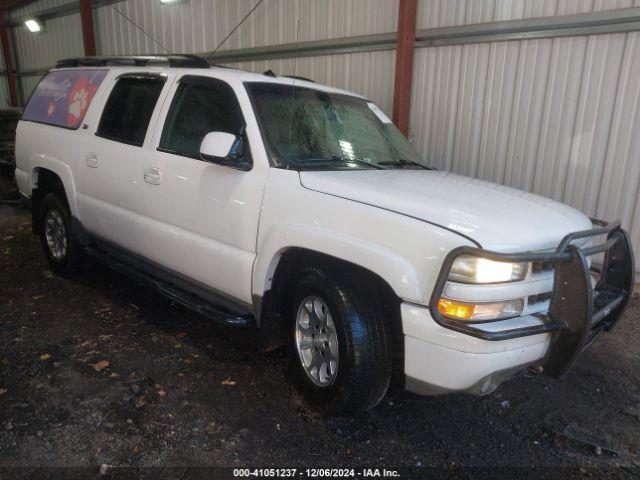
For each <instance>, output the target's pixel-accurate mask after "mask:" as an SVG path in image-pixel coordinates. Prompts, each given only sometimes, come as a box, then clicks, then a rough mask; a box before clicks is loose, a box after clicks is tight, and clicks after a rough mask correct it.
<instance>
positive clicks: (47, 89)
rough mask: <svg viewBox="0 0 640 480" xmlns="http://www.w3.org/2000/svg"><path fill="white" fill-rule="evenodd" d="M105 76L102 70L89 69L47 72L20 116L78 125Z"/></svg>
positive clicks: (105, 73) (34, 119)
mask: <svg viewBox="0 0 640 480" xmlns="http://www.w3.org/2000/svg"><path fill="white" fill-rule="evenodd" d="M106 75H107V71H106V70H98V69H90V68H79V69H74V70H56V71H54V72H49V73H48V74H47V75H45V76H44V77H43V79H42V80H40V83H38V86H37V87H36V89H35V90H34V91H33V93H32V95H31V98H29V103H28V104H27V106H26V108H25V109H24V115H23V116H22V119H23V120H28V121H30V122H39V123H46V124H49V125H55V126H57V127H64V128H73V129H76V128H78V127H79V126H80V123H81V122H82V119H83V118H84V114H85V113H87V109H88V108H89V105H90V104H91V100H92V99H93V96H94V95H95V93H96V91H97V90H98V87H99V86H100V84H101V83H102V81H103V80H104V77H105V76H106Z"/></svg>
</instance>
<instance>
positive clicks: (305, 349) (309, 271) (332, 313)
mask: <svg viewBox="0 0 640 480" xmlns="http://www.w3.org/2000/svg"><path fill="white" fill-rule="evenodd" d="M376 293H377V292H375V291H373V289H372V288H370V287H368V282H366V280H365V279H364V278H363V276H362V275H359V274H347V273H341V272H340V271H339V270H338V269H332V268H327V267H320V266H312V267H307V268H305V269H304V270H303V271H302V272H301V275H300V277H299V279H298V281H297V283H296V287H295V290H294V293H293V296H292V301H291V303H290V308H289V312H288V318H290V319H291V329H290V350H291V366H292V370H293V376H294V380H295V383H296V386H297V387H298V388H299V389H300V390H301V391H302V392H303V393H304V394H305V396H306V398H307V399H308V400H309V402H310V403H312V404H313V405H314V407H316V408H317V409H318V410H320V411H322V412H324V413H329V414H341V413H350V412H355V411H362V410H368V409H371V408H373V407H374V406H375V405H377V404H378V403H379V402H380V401H381V400H382V398H383V397H384V395H385V393H386V392H387V389H388V387H389V382H390V379H391V352H390V346H389V341H388V338H387V330H388V329H387V328H385V320H389V319H385V318H384V315H383V313H382V312H383V311H384V309H383V308H382V305H380V304H379V301H380V298H381V296H380V295H378V294H376Z"/></svg>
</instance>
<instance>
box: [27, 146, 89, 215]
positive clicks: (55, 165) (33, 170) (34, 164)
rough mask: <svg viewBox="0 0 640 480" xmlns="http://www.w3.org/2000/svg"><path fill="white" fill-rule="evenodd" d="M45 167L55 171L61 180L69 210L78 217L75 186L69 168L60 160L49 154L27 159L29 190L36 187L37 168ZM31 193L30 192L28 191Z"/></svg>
mask: <svg viewBox="0 0 640 480" xmlns="http://www.w3.org/2000/svg"><path fill="white" fill-rule="evenodd" d="M38 169H45V170H49V171H51V172H53V173H55V174H56V175H57V176H58V177H59V178H60V180H61V181H62V186H63V187H64V191H65V193H66V195H67V202H68V203H69V210H71V214H72V215H73V216H74V217H76V218H77V217H78V203H77V197H76V187H75V181H74V178H73V173H72V172H71V168H70V167H69V165H67V164H66V163H65V162H63V161H62V160H60V159H58V158H56V157H51V156H49V155H35V156H34V157H32V158H31V159H30V161H29V185H30V187H31V191H33V189H34V188H36V187H37V185H38V181H37V176H38V173H37V170H38ZM29 194H31V192H29Z"/></svg>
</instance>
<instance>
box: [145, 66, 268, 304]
mask: <svg viewBox="0 0 640 480" xmlns="http://www.w3.org/2000/svg"><path fill="white" fill-rule="evenodd" d="M171 90H172V92H171V93H170V96H173V99H172V101H171V102H169V101H167V102H165V106H164V107H163V109H162V112H161V113H160V121H159V122H158V123H157V128H156V132H155V134H154V140H153V147H154V148H152V149H151V151H150V153H149V155H148V156H147V157H145V158H144V160H143V163H144V165H143V173H144V176H143V178H144V180H143V182H142V183H141V186H140V213H141V218H140V236H141V244H142V245H143V248H144V252H143V254H144V256H145V257H147V258H148V259H150V260H152V261H154V262H156V263H159V264H161V265H163V266H165V267H168V268H169V269H170V270H173V271H175V272H178V273H180V274H182V275H184V276H185V277H187V278H188V279H190V280H192V281H193V282H194V283H196V284H198V285H199V286H205V287H208V288H209V289H211V290H212V291H214V292H216V293H219V294H222V295H223V296H227V297H231V298H233V299H239V300H242V301H243V302H244V303H246V304H250V303H251V271H252V265H253V261H254V258H255V250H256V235H257V229H258V220H259V215H260V205H261V200H262V191H263V188H264V185H265V182H266V177H267V174H268V165H267V164H266V162H257V161H254V162H253V168H252V169H251V170H249V171H240V170H235V169H232V168H229V167H225V166H221V165H216V164H213V163H209V162H205V161H203V160H201V159H200V156H199V150H200V144H201V142H202V139H203V138H204V136H205V135H206V134H207V133H209V132H211V131H224V132H228V133H232V134H235V135H239V136H240V137H241V138H243V147H242V148H243V150H242V152H243V155H244V156H250V155H251V148H249V143H250V140H249V139H251V138H252V139H254V146H256V145H255V142H256V139H259V138H260V137H259V132H258V131H257V126H255V124H253V125H252V124H249V125H248V126H247V127H246V128H245V120H244V115H243V113H242V111H241V108H240V104H239V102H238V99H237V97H236V94H235V93H234V90H233V88H231V86H229V85H228V84H227V83H225V82H223V81H221V80H218V79H214V78H210V77H200V76H191V75H187V76H183V77H182V78H180V79H179V80H178V81H177V82H176V83H175V85H174V86H173V87H172V89H171ZM245 96H246V93H245ZM245 101H246V102H247V103H248V99H245ZM163 119H164V121H163ZM155 147H157V148H155ZM260 151H262V150H260Z"/></svg>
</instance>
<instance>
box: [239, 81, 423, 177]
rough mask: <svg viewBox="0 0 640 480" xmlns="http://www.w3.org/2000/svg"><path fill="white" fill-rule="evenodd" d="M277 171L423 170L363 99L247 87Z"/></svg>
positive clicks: (285, 88)
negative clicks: (280, 168) (288, 169)
mask: <svg viewBox="0 0 640 480" xmlns="http://www.w3.org/2000/svg"><path fill="white" fill-rule="evenodd" d="M247 88H248V89H249V91H250V93H251V95H252V97H253V100H254V106H255V109H256V115H257V117H258V121H259V122H260V124H261V128H262V132H263V136H264V137H265V138H264V141H265V143H266V144H267V146H268V149H269V151H270V154H271V157H272V160H273V161H274V162H275V163H276V166H280V167H287V168H295V169H306V168H308V169H316V170H317V169H322V170H324V169H327V170H329V169H331V170H334V169H362V168H380V169H383V168H384V169H387V168H428V167H427V166H426V164H425V163H424V162H423V161H422V159H421V158H420V156H419V155H418V153H417V152H416V151H415V150H414V148H413V147H412V146H411V144H410V143H409V142H408V141H407V139H406V138H405V137H404V136H403V135H402V133H401V132H400V131H399V130H398V129H397V128H396V126H395V125H393V123H391V120H389V119H388V118H387V117H386V116H385V115H384V113H382V111H381V110H380V109H379V108H378V107H376V106H375V105H374V104H373V103H371V102H368V101H367V100H364V99H360V98H356V97H351V96H348V95H340V94H333V93H327V92H321V91H319V90H313V89H310V88H302V87H295V88H292V87H291V86H289V85H280V84H274V83H249V84H247Z"/></svg>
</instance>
